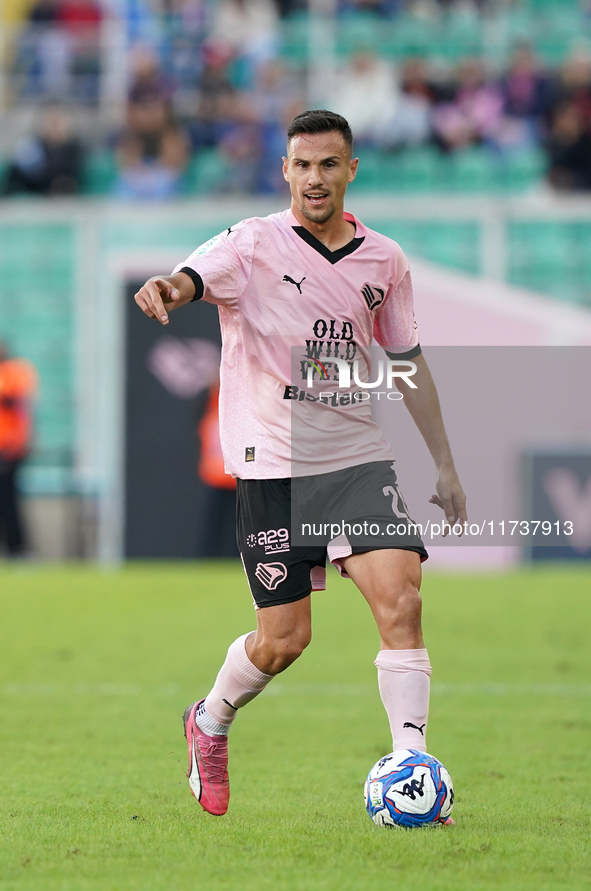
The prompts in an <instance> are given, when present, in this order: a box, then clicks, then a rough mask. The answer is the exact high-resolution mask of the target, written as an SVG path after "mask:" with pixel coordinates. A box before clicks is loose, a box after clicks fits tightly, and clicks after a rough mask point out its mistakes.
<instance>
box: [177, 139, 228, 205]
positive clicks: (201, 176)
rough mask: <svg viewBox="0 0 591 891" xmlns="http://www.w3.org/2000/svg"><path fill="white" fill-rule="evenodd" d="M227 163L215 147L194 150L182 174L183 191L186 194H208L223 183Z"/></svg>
mask: <svg viewBox="0 0 591 891" xmlns="http://www.w3.org/2000/svg"><path fill="white" fill-rule="evenodd" d="M227 172H228V163H227V161H226V160H225V158H224V156H223V155H222V154H221V152H219V151H218V149H216V148H211V149H209V148H208V149H201V150H200V151H198V152H196V153H195V154H194V155H193V157H192V158H191V160H190V161H189V164H188V166H187V169H186V171H185V174H184V189H183V192H184V193H185V194H188V195H208V194H210V193H211V192H215V191H216V190H217V189H218V188H219V187H220V186H221V184H222V183H223V181H224V178H225V176H226V174H227Z"/></svg>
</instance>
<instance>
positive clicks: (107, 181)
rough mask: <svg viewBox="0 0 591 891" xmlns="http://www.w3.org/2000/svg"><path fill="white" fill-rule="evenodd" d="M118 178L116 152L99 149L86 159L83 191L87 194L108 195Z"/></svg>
mask: <svg viewBox="0 0 591 891" xmlns="http://www.w3.org/2000/svg"><path fill="white" fill-rule="evenodd" d="M116 178H117V160H116V158H115V152H113V151H109V150H108V149H99V150H97V151H94V152H92V153H91V154H90V155H89V156H88V158H87V159H86V163H85V165H84V171H83V174H82V192H83V193H84V194H85V195H108V194H109V192H110V191H111V189H112V187H113V183H114V182H115V179H116Z"/></svg>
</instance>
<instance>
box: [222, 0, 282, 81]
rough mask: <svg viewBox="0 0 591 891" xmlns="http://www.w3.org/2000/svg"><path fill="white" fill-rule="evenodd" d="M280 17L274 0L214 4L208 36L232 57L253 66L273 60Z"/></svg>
mask: <svg viewBox="0 0 591 891" xmlns="http://www.w3.org/2000/svg"><path fill="white" fill-rule="evenodd" d="M278 26H279V14H278V9H277V6H276V4H275V3H274V2H273V0H217V2H216V3H215V4H214V5H213V20H212V28H211V35H212V37H213V39H214V40H217V41H219V42H220V43H225V44H226V45H227V46H228V47H230V48H231V50H232V52H233V53H234V55H235V56H243V57H245V58H246V59H247V60H248V61H249V62H251V63H253V64H254V65H255V66H256V65H259V64H262V63H264V62H266V61H267V60H268V59H270V58H271V57H272V56H274V55H275V54H276V52H277V50H278V45H279V31H278Z"/></svg>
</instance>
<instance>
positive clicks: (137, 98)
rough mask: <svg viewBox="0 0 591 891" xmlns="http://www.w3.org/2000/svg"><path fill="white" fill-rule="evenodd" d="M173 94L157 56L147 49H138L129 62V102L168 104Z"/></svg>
mask: <svg viewBox="0 0 591 891" xmlns="http://www.w3.org/2000/svg"><path fill="white" fill-rule="evenodd" d="M173 93H174V83H173V82H172V80H171V79H170V78H169V77H167V76H166V75H165V74H164V72H163V71H162V68H161V67H160V61H159V59H158V55H157V54H156V53H155V52H154V51H153V50H151V49H150V48H149V47H138V48H137V49H136V50H135V52H134V53H133V56H132V60H131V84H130V87H129V93H128V97H129V101H130V102H131V103H137V102H151V101H158V100H162V101H163V102H170V101H171V99H172V96H173Z"/></svg>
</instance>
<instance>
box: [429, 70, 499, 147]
mask: <svg viewBox="0 0 591 891" xmlns="http://www.w3.org/2000/svg"><path fill="white" fill-rule="evenodd" d="M502 111H503V97H502V95H501V91H500V90H499V88H498V87H497V86H496V84H494V83H492V82H490V81H488V80H487V78H486V75H485V71H484V66H483V64H482V62H481V61H480V59H476V58H469V59H464V60H463V61H462V62H461V63H460V65H459V66H458V70H457V79H456V85H455V89H454V94H453V97H452V99H451V100H450V101H447V102H442V103H440V104H439V105H437V106H436V107H435V110H434V112H433V128H434V130H435V133H436V135H437V138H438V140H439V142H440V144H441V146H442V148H444V149H445V150H446V151H456V150H457V149H461V148H465V147H466V146H469V145H477V144H478V143H481V142H483V141H485V140H487V139H491V138H492V137H493V136H494V134H495V133H496V132H497V130H498V128H499V125H500V121H501V117H502Z"/></svg>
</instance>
